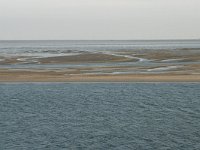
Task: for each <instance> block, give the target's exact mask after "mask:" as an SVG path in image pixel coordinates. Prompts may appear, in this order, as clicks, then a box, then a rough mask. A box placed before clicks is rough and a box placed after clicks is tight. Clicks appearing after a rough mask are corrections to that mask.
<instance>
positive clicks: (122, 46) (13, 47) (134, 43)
mask: <svg viewBox="0 0 200 150" xmlns="http://www.w3.org/2000/svg"><path fill="white" fill-rule="evenodd" d="M182 48H189V49H192V48H200V40H117V41H115V40H110V41H109V40H98V41H95V40H88V41H87V40H86V41H82V40H76V41H73V40H68V41H66V40H63V41H61V40H60V41H48V40H46V41H23V40H22V41H0V55H8V54H15V55H16V54H25V55H28V56H31V54H38V56H45V55H47V56H48V55H52V54H58V53H60V54H62V53H65V52H68V51H72V52H73V51H98V52H99V51H103V50H106V51H108V50H109V51H110V50H114V51H116V50H144V49H151V50H152V49H153V50H154V49H155V50H156V49H160V50H165V49H182Z"/></svg>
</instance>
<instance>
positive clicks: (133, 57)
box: [103, 52, 149, 62]
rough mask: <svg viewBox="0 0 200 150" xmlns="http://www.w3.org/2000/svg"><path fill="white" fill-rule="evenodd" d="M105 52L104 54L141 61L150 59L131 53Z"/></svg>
mask: <svg viewBox="0 0 200 150" xmlns="http://www.w3.org/2000/svg"><path fill="white" fill-rule="evenodd" d="M103 53H104V54H108V55H113V56H118V57H125V58H130V59H138V60H139V61H140V62H143V61H149V60H148V59H144V58H140V57H135V56H130V55H122V54H115V53H111V52H103Z"/></svg>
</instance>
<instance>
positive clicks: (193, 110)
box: [0, 83, 200, 150]
mask: <svg viewBox="0 0 200 150" xmlns="http://www.w3.org/2000/svg"><path fill="white" fill-rule="evenodd" d="M199 92H200V84H199V83H92V84H88V83H45V84H42V83H29V84H23V83H20V84H17V83H16V84H0V149H2V150H6V149H10V150H14V149H16V150H23V149H24V150H27V149H92V150H94V149H95V150H96V149H103V150H106V149H118V150H125V149H139V150H143V149H145V150H155V149H159V150H161V149H162V150H168V149H176V150H179V149H180V150H192V149H200V93H199Z"/></svg>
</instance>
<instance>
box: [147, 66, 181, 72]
mask: <svg viewBox="0 0 200 150" xmlns="http://www.w3.org/2000/svg"><path fill="white" fill-rule="evenodd" d="M177 68H180V66H166V67H158V68H153V69H148V70H147V71H149V72H151V71H166V70H171V69H177Z"/></svg>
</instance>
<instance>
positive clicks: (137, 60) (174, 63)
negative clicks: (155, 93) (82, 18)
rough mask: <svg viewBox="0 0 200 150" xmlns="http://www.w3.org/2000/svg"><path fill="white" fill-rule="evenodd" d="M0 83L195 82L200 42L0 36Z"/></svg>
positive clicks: (198, 72)
mask: <svg viewBox="0 0 200 150" xmlns="http://www.w3.org/2000/svg"><path fill="white" fill-rule="evenodd" d="M0 43H1V46H0V81H1V82H16V81H19V82H20V81H23V82H25V81H26V82H37V81H38V82H42V81H44V82H59V81H61V82H65V81H66V82H75V81H77V82H90V81H91V82H104V81H106V82H107V81H111V82H115V81H116V82H118V81H119V82H123V81H124V82H126V81H128V82H129V81H133V82H142V81H144V82H151V81H153V82H156V81H157V82H162V81H163V82H168V81H169V82H174V81H177V82H179V81H180V82H183V81H186V82H199V81H200V41H199V40H189V41H187V40H185V41H184V40H182V41H1V42H0Z"/></svg>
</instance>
